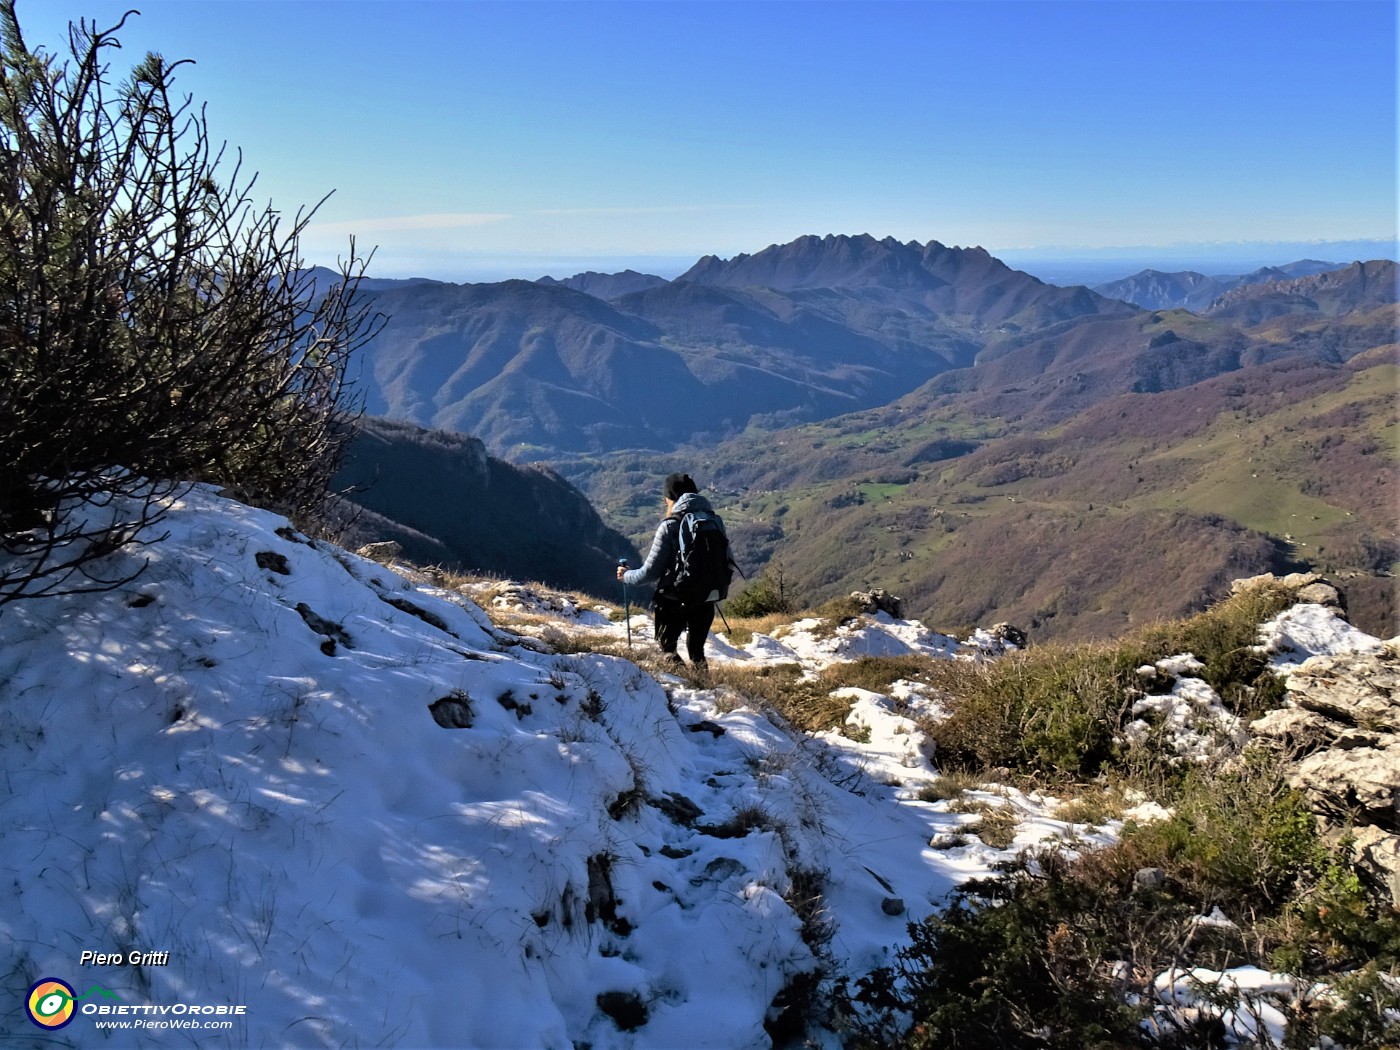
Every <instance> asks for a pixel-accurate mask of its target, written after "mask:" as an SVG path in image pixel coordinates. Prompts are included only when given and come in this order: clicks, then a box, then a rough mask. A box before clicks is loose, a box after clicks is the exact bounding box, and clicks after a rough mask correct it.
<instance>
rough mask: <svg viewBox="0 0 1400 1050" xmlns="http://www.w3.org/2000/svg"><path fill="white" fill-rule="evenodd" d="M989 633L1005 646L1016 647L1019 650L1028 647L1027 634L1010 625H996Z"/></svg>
mask: <svg viewBox="0 0 1400 1050" xmlns="http://www.w3.org/2000/svg"><path fill="white" fill-rule="evenodd" d="M987 633H988V634H990V635H991V636H992V637H993V638H995V639H996V640H997V641H999V642H1001V643H1002V644H1003V645H1014V646H1015V647H1016V648H1017V649H1024V648H1025V647H1026V632H1025V631H1023V630H1021V628H1019V627H1013V626H1012V625H1011V624H1009V623H994V624H992V626H991V627H989V628H988V629H987Z"/></svg>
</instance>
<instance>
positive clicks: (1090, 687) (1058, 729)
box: [928, 586, 1292, 786]
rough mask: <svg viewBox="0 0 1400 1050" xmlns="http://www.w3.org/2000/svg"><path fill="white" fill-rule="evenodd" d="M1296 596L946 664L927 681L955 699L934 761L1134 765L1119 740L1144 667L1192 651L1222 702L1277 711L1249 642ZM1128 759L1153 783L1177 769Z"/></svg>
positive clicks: (1268, 593) (1083, 770)
mask: <svg viewBox="0 0 1400 1050" xmlns="http://www.w3.org/2000/svg"><path fill="white" fill-rule="evenodd" d="M1291 600H1292V598H1291V595H1290V594H1289V593H1288V591H1287V590H1286V589H1285V588H1282V587H1278V586H1263V587H1252V588H1248V589H1246V590H1244V591H1242V592H1240V593H1239V594H1236V595H1232V596H1231V597H1230V598H1228V599H1226V600H1225V601H1223V602H1221V603H1220V604H1218V605H1216V606H1214V607H1213V608H1211V609H1209V610H1207V611H1206V612H1203V613H1200V614H1199V615H1197V616H1193V617H1191V618H1189V619H1187V620H1182V621H1178V622H1173V623H1165V624H1156V625H1153V626H1151V627H1147V628H1144V629H1143V630H1141V631H1138V632H1136V633H1135V634H1133V635H1130V636H1128V637H1127V638H1124V639H1121V640H1119V641H1116V642H1113V643H1083V644H1079V645H1045V646H1037V647H1034V648H1031V649H1028V650H1026V651H1024V652H1019V653H1013V654H1011V655H1010V656H1007V657H1004V658H1002V659H1000V660H996V661H992V662H988V663H968V662H963V661H939V662H937V663H935V664H934V665H933V668H932V669H931V672H930V677H929V679H928V680H930V681H931V682H932V683H933V684H934V685H935V686H936V687H937V688H938V689H939V690H940V691H941V692H943V693H944V694H945V695H947V696H948V697H949V698H950V699H949V705H948V706H949V708H950V711H951V713H950V715H949V717H948V718H946V719H944V720H943V721H942V722H939V723H936V724H934V725H932V726H931V727H930V734H931V735H932V737H933V739H934V741H935V743H936V744H937V747H938V754H939V760H940V762H941V763H943V762H946V763H948V764H950V765H952V766H956V767H959V768H965V769H988V768H995V767H999V766H1006V767H1010V768H1012V769H1015V770H1020V771H1023V772H1029V773H1037V774H1042V775H1045V774H1049V775H1052V776H1057V777H1061V778H1063V777H1069V778H1072V779H1075V780H1081V781H1082V780H1085V779H1090V778H1093V777H1095V776H1097V775H1099V774H1100V773H1103V772H1105V771H1107V770H1109V769H1114V768H1122V769H1124V770H1125V771H1129V770H1127V766H1126V764H1125V759H1127V758H1128V757H1129V756H1128V754H1127V752H1126V751H1125V750H1124V749H1123V748H1122V747H1121V746H1119V745H1118V744H1117V743H1116V739H1117V737H1118V735H1119V734H1120V732H1121V730H1122V728H1123V726H1124V725H1125V724H1126V722H1127V721H1128V719H1129V714H1130V712H1131V710H1132V705H1133V702H1134V701H1135V700H1136V699H1137V698H1138V697H1140V696H1141V695H1142V686H1143V683H1142V679H1141V678H1139V676H1138V674H1137V670H1138V668H1139V667H1141V666H1143V665H1144V664H1152V663H1155V662H1156V661H1158V660H1162V659H1165V658H1166V657H1169V656H1176V655H1179V654H1182V653H1188V652H1189V653H1192V654H1193V655H1195V657H1196V658H1197V659H1198V660H1200V661H1201V662H1202V663H1203V664H1204V665H1205V666H1204V668H1203V669H1202V670H1201V671H1199V672H1196V673H1197V674H1198V675H1199V676H1200V677H1201V678H1203V679H1204V680H1205V681H1207V682H1208V683H1210V685H1211V686H1212V688H1214V689H1215V690H1216V692H1217V693H1218V694H1219V695H1220V697H1221V699H1222V701H1223V702H1225V704H1226V706H1228V707H1231V708H1232V709H1234V710H1235V711H1237V712H1239V713H1240V714H1242V715H1250V714H1255V713H1258V712H1260V711H1262V710H1264V709H1266V708H1268V707H1271V706H1275V705H1277V703H1279V702H1280V699H1281V697H1282V696H1283V686H1282V683H1281V682H1280V680H1279V679H1278V678H1277V677H1276V676H1275V675H1273V674H1272V673H1271V672H1270V671H1269V669H1268V663H1267V659H1266V657H1265V656H1264V655H1262V654H1260V653H1258V652H1256V651H1255V649H1254V646H1255V644H1256V635H1257V632H1258V629H1259V624H1261V623H1263V622H1264V621H1265V620H1267V619H1269V618H1270V617H1272V616H1274V615H1276V614H1277V613H1278V612H1280V611H1282V610H1283V609H1285V608H1287V607H1288V605H1289V603H1290V602H1291ZM1132 758H1133V761H1134V763H1135V765H1134V768H1132V769H1131V770H1130V772H1132V774H1133V775H1135V776H1137V777H1139V778H1140V779H1146V780H1148V781H1149V782H1152V783H1153V785H1154V786H1155V784H1156V782H1157V781H1159V780H1161V779H1167V780H1170V779H1174V778H1175V777H1176V776H1177V775H1178V774H1176V773H1173V772H1171V770H1170V769H1169V768H1168V764H1167V762H1166V760H1165V759H1164V758H1163V756H1160V755H1158V754H1156V753H1153V754H1149V755H1134V756H1132Z"/></svg>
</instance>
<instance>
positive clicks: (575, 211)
mask: <svg viewBox="0 0 1400 1050" xmlns="http://www.w3.org/2000/svg"><path fill="white" fill-rule="evenodd" d="M757 207H758V205H756V204H670V205H660V206H657V207H641V206H638V207H620V208H537V209H535V210H534V211H531V212H528V213H527V214H530V215H698V214H703V213H705V212H713V211H752V210H753V209H754V208H757Z"/></svg>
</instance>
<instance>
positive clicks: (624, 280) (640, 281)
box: [535, 270, 670, 299]
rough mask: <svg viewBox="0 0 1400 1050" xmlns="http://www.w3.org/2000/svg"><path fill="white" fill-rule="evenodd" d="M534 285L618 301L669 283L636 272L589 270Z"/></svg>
mask: <svg viewBox="0 0 1400 1050" xmlns="http://www.w3.org/2000/svg"><path fill="white" fill-rule="evenodd" d="M535 283H536V284H553V285H561V286H563V287H564V288H572V289H573V290H574V291H576V292H583V293H584V294H585V295H592V296H595V297H597V298H599V299H619V298H621V297H622V296H624V295H631V294H632V293H633V292H644V291H646V290H647V289H649V288H659V287H660V286H661V285H663V284H669V283H670V282H669V281H667V280H666V278H664V277H657V276H656V275H655V274H650V273H638V272H637V271H636V270H623V271H622V272H621V273H597V272H595V271H593V270H589V271H588V272H587V273H576V274H574V275H573V276H572V277H566V278H564V279H563V280H562V281H556V280H555V279H554V278H553V277H541V278H540V279H539V280H538V281H536V282H535Z"/></svg>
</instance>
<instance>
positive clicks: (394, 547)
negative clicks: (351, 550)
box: [355, 540, 403, 565]
mask: <svg viewBox="0 0 1400 1050" xmlns="http://www.w3.org/2000/svg"><path fill="white" fill-rule="evenodd" d="M355 553H356V554H358V555H359V556H360V557H361V558H368V559H369V560H370V561H377V562H379V564H380V565H388V564H390V563H391V562H393V561H394V560H395V559H397V558H400V557H402V556H403V544H401V543H399V542H398V541H396V540H384V541H382V542H380V543H366V544H365V545H364V546H363V547H361V548H360V549H359V550H357V551H356V552H355Z"/></svg>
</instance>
